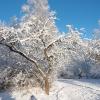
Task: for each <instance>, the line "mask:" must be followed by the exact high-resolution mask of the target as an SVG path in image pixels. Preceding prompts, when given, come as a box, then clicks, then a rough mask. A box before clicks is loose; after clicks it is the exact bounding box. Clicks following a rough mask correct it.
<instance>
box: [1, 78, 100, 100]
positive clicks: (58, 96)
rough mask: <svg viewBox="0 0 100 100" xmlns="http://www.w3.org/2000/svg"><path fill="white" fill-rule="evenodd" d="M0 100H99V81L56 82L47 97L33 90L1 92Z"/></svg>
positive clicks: (38, 90)
mask: <svg viewBox="0 0 100 100" xmlns="http://www.w3.org/2000/svg"><path fill="white" fill-rule="evenodd" d="M33 98H35V99H33ZM0 100H100V80H95V79H94V80H93V79H91V80H85V79H84V80H72V79H67V80H58V81H56V82H54V85H53V87H52V88H51V91H50V95H49V96H47V95H45V93H44V92H43V91H42V90H40V89H38V88H34V89H29V90H22V91H13V92H8V91H6V92H1V93H0Z"/></svg>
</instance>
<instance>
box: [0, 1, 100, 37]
mask: <svg viewBox="0 0 100 100" xmlns="http://www.w3.org/2000/svg"><path fill="white" fill-rule="evenodd" d="M25 1H26V0H0V19H1V20H2V21H3V20H4V21H6V22H9V21H10V18H11V17H12V16H15V15H16V16H18V17H19V16H21V6H22V5H23V4H24V3H25ZM49 5H50V7H51V9H52V10H54V11H56V13H57V14H56V16H57V18H58V19H59V20H57V21H56V24H57V26H58V28H59V30H60V31H62V32H63V31H64V32H66V24H72V25H74V26H75V27H77V28H81V27H84V28H86V37H88V38H90V37H91V33H92V31H93V29H94V28H96V27H98V23H97V22H98V20H99V19H100V0H49Z"/></svg>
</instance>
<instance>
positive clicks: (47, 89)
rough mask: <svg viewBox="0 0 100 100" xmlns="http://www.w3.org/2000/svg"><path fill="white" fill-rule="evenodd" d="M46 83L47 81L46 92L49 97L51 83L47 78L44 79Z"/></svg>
mask: <svg viewBox="0 0 100 100" xmlns="http://www.w3.org/2000/svg"><path fill="white" fill-rule="evenodd" d="M44 81H45V92H46V94H47V95H49V91H50V83H49V79H48V77H47V76H46V77H45V78H44Z"/></svg>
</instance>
